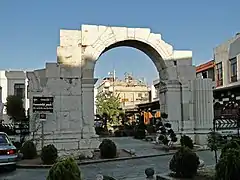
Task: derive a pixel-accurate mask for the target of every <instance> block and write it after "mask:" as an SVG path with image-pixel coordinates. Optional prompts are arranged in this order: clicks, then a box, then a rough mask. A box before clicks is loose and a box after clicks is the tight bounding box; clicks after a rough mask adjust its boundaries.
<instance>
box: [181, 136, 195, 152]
mask: <svg viewBox="0 0 240 180" xmlns="http://www.w3.org/2000/svg"><path fill="white" fill-rule="evenodd" d="M180 143H181V146H185V147H188V148H189V149H193V140H192V139H191V138H190V137H189V136H186V135H183V136H182V137H181V139H180Z"/></svg>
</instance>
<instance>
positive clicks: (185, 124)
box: [27, 25, 211, 150]
mask: <svg viewBox="0 0 240 180" xmlns="http://www.w3.org/2000/svg"><path fill="white" fill-rule="evenodd" d="M120 46H129V47H133V48H136V49H139V50H141V51H142V52H144V53H145V54H147V55H148V56H149V57H150V58H151V60H152V61H153V63H154V64H155V66H156V68H157V70H158V72H159V80H160V83H159V84H160V90H159V97H160V109H161V111H162V112H166V113H167V114H168V115H169V116H168V119H169V121H170V122H171V123H172V125H173V128H174V129H175V131H177V132H179V133H180V132H181V133H183V132H187V131H188V132H191V133H193V134H194V132H193V131H194V129H196V119H194V108H195V106H194V105H193V103H191V101H193V96H192V95H193V90H194V89H193V87H194V85H196V86H197V85H198V84H199V83H200V82H198V81H197V80H196V79H195V78H196V75H195V74H196V73H195V67H194V66H193V65H192V52H191V51H179V50H174V49H173V47H172V46H171V45H170V44H168V43H167V42H165V41H164V40H163V39H162V37H161V34H155V33H152V32H151V30H150V29H148V28H127V27H111V26H97V25H82V26H81V30H60V45H59V46H58V48H57V63H46V67H45V68H44V69H39V70H35V71H32V72H28V74H27V76H28V79H29V99H30V107H31V109H30V114H31V131H32V132H36V133H35V134H38V129H37V124H38V119H39V118H38V116H39V112H37V113H36V112H33V108H32V107H33V102H32V99H33V97H34V96H47V97H48V96H50V97H53V99H54V103H53V112H52V113H47V118H46V121H45V122H44V134H45V143H54V144H56V146H57V147H58V149H60V150H61V149H62V150H64V149H79V148H80V149H85V148H93V147H96V146H97V142H98V141H96V139H95V137H96V136H95V132H94V128H93V124H94V84H95V83H96V81H97V79H95V78H94V67H95V63H96V61H97V60H98V58H99V57H100V56H101V55H102V54H103V53H104V52H106V51H108V50H110V49H112V48H115V47H120ZM146 68H147V67H146ZM194 83H195V84H194ZM201 83H202V82H201ZM201 83H200V84H201ZM210 89H211V88H210ZM210 91H211V90H209V93H211V92H210ZM191 93H192V94H191ZM205 105H206V104H204V106H205ZM207 107H209V106H207ZM210 116H211V115H209V117H208V119H209V118H210ZM206 122H207V121H206ZM199 127H200V126H199ZM205 129H206V128H205Z"/></svg>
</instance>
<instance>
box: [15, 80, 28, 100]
mask: <svg viewBox="0 0 240 180" xmlns="http://www.w3.org/2000/svg"><path fill="white" fill-rule="evenodd" d="M14 95H15V96H18V97H21V98H22V99H23V98H24V97H25V84H14Z"/></svg>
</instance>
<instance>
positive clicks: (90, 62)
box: [83, 39, 173, 114]
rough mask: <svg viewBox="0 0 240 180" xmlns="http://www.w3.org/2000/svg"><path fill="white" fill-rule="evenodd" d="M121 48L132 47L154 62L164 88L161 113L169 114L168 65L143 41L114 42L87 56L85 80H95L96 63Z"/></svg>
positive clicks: (84, 70) (85, 58)
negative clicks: (105, 55) (167, 95)
mask: <svg viewBox="0 0 240 180" xmlns="http://www.w3.org/2000/svg"><path fill="white" fill-rule="evenodd" d="M119 47H131V48H134V49H137V50H139V51H141V52H143V53H144V54H145V55H147V56H148V57H149V58H150V59H151V61H152V62H153V64H154V66H155V67H156V69H157V72H158V78H159V82H161V86H162V87H161V89H162V92H161V94H162V95H161V96H160V95H159V96H158V97H159V104H160V107H162V108H161V111H162V112H166V113H168V112H167V109H166V103H167V102H166V101H165V99H166V97H165V96H166V92H167V88H166V82H167V81H168V77H169V74H168V69H167V68H168V67H167V63H166V61H165V60H164V59H163V57H162V55H161V54H160V53H159V52H158V51H157V50H156V48H154V47H153V46H152V45H151V44H150V43H147V42H143V41H142V40H136V39H135V40H134V39H126V40H123V41H117V42H113V43H112V44H110V45H108V46H106V45H104V46H102V47H101V48H102V51H92V53H91V55H90V56H89V55H86V56H85V57H84V61H85V66H84V67H83V78H85V79H89V78H93V79H94V71H95V65H96V62H97V61H98V60H99V58H100V57H101V56H102V55H103V54H105V53H107V52H108V51H109V50H112V49H114V48H119ZM162 52H164V51H162ZM170 64H173V61H169V62H168V66H169V65H170ZM146 68H147V67H146ZM96 81H97V79H96V80H95V82H96ZM164 87H165V88H164ZM158 93H160V92H158ZM160 97H161V98H160ZM161 99H164V101H161ZM93 103H94V100H93ZM163 103H164V104H163ZM93 106H94V105H93ZM93 109H94V108H93ZM93 111H94V110H93ZM92 114H94V113H92Z"/></svg>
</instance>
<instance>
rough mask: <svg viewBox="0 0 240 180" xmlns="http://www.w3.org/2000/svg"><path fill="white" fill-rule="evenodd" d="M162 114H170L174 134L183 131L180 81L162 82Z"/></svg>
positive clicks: (169, 119)
mask: <svg viewBox="0 0 240 180" xmlns="http://www.w3.org/2000/svg"><path fill="white" fill-rule="evenodd" d="M159 93H160V95H159V101H160V112H164V113H166V114H168V118H167V120H168V121H169V122H170V123H171V125H172V129H173V130H174V132H176V133H179V132H180V130H181V127H180V121H181V116H182V110H181V85H180V84H179V81H178V80H171V81H170V80H169V81H165V82H163V81H162V82H160V91H159Z"/></svg>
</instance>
